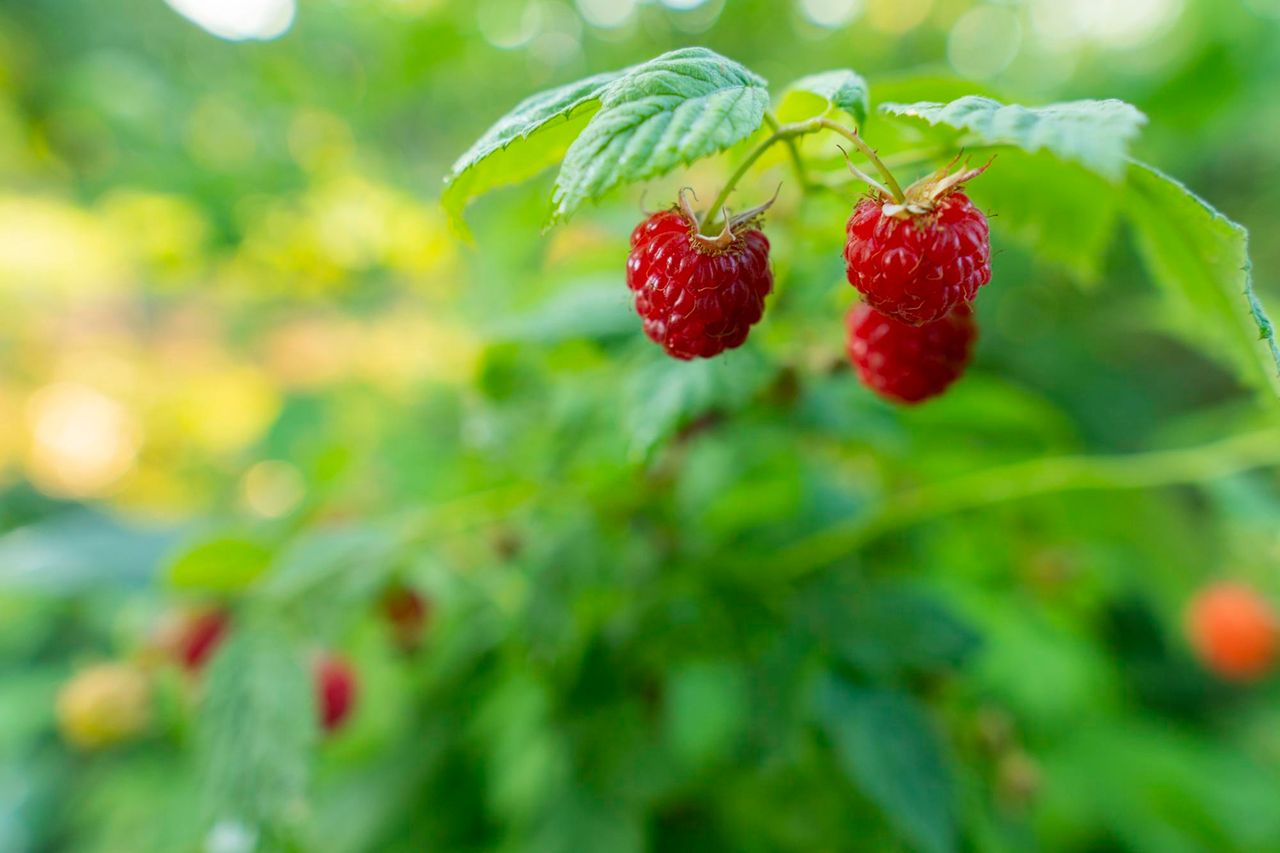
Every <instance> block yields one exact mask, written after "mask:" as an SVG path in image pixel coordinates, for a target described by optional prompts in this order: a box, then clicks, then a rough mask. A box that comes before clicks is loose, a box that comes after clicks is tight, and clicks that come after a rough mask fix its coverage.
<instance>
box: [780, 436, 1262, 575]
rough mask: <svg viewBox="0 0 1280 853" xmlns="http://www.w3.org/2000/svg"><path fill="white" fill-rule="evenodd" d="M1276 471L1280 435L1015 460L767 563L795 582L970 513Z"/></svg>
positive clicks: (833, 530) (851, 523)
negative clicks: (899, 536) (875, 545)
mask: <svg viewBox="0 0 1280 853" xmlns="http://www.w3.org/2000/svg"><path fill="white" fill-rule="evenodd" d="M1276 465H1280V430H1278V429H1266V430H1260V431H1258V432H1251V433H1245V434H1242V435H1236V436H1232V437H1231V438H1227V439H1223V440H1221V441H1216V442H1212V443H1210V444H1205V445H1201V446H1199V447H1192V448H1187V449H1184V450H1160V451H1152V452H1147V453H1135V454H1131V455H1128V456H1061V457H1057V458H1050V459H1034V460H1030V461H1027V462H1016V463H1012V464H1009V465H1001V466H997V467H995V468H989V469H987V470H985V471H978V472H976V473H973V474H969V475H965V476H961V477H955V478H952V479H949V480H944V481H942V482H939V483H933V484H930V485H926V486H921V487H919V488H915V489H911V490H909V491H905V492H902V493H900V494H898V495H895V496H892V497H890V498H888V499H887V500H886V501H885V502H884V503H883V504H882V505H881V506H880V507H879V508H878V509H877V510H875V511H873V512H871V513H869V514H867V515H863V516H858V517H856V518H851V519H849V520H847V521H844V522H839V523H837V524H835V525H833V526H831V527H829V528H827V529H825V530H822V531H819V532H818V533H815V534H813V535H810V536H807V537H805V538H802V539H800V540H799V541H797V542H795V543H794V544H792V545H791V546H789V547H787V548H785V549H783V550H782V551H781V552H780V553H775V554H773V555H772V556H771V557H769V558H768V559H767V560H766V561H765V562H766V563H767V564H768V565H769V567H771V568H773V569H774V570H779V569H780V570H781V571H782V572H783V573H785V574H787V575H788V576H790V577H792V578H798V577H802V576H804V575H807V574H810V573H811V572H814V571H817V570H818V569H821V568H823V567H824V566H827V565H830V564H831V563H833V562H836V561H837V560H839V559H841V558H843V557H847V556H849V555H850V554H851V553H853V552H854V551H856V550H857V549H858V548H860V547H862V546H863V545H865V544H866V543H868V542H870V541H873V540H875V539H877V538H879V537H881V536H884V535H885V534H887V533H891V532H893V531H895V530H901V529H902V528H905V527H910V526H912V525H914V524H917V523H920V522H923V521H928V520H929V519H932V518H937V517H940V516H945V515H949V514H951V513H954V512H959V511H962V510H967V509H976V508H980V507H984V506H990V505H992V504H999V503H1004V502H1007V501H1013V500H1019V499H1022V498H1028V497H1034V496H1036V495H1045V494H1053V493H1056V492H1066V491H1082V490H1090V489H1149V488H1155V487H1158V486H1169V485H1175V484H1179V483H1199V482H1206V481H1209V480H1214V479H1217V478H1219V477H1224V476H1228V475H1230V474H1237V473H1240V472H1242V471H1248V470H1251V469H1253V468H1262V467H1269V466H1276Z"/></svg>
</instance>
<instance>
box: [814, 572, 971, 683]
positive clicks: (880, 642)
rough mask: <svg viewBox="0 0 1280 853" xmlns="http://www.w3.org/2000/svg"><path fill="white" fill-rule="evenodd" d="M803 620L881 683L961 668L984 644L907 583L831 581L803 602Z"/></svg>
mask: <svg viewBox="0 0 1280 853" xmlns="http://www.w3.org/2000/svg"><path fill="white" fill-rule="evenodd" d="M798 616H799V617H800V619H801V622H802V624H803V625H804V627H805V629H806V630H807V631H809V632H811V633H813V634H814V635H815V636H816V637H817V638H818V640H819V641H820V642H821V643H822V645H823V646H824V647H826V648H829V649H830V650H831V651H832V652H833V653H834V654H835V655H837V656H838V657H839V658H840V659H841V660H843V661H844V662H845V663H847V664H849V665H851V666H853V667H856V668H857V669H858V670H860V671H862V672H865V673H867V674H869V675H872V676H875V677H878V678H892V677H896V676H898V675H903V674H910V673H919V672H926V673H931V672H937V671H939V670H945V669H955V668H957V667H960V666H962V665H963V664H964V663H965V662H966V661H967V660H969V658H970V657H972V655H973V653H974V652H975V651H977V649H978V647H979V646H980V645H981V637H980V636H979V635H978V633H977V632H976V631H975V629H974V628H973V626H972V625H970V624H969V622H968V621H966V620H964V619H962V618H960V616H958V615H957V614H956V613H955V612H954V611H953V610H952V609H951V608H950V607H949V606H947V605H946V603H944V602H943V601H941V600H940V599H939V598H938V597H937V596H934V595H931V594H929V593H928V592H925V591H923V590H917V589H914V588H912V587H910V586H906V585H902V584H887V583H877V584H868V583H865V582H859V581H856V580H853V579H850V578H845V577H841V578H833V579H830V580H826V581H823V582H820V583H817V584H815V585H814V587H813V588H812V589H810V590H809V591H808V592H807V593H806V594H805V596H804V597H803V598H802V599H801V600H800V602H799V612H798Z"/></svg>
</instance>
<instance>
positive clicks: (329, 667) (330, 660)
mask: <svg viewBox="0 0 1280 853" xmlns="http://www.w3.org/2000/svg"><path fill="white" fill-rule="evenodd" d="M315 685H316V705H317V706H318V708H319V711H320V726H321V727H322V728H323V729H324V730H325V731H326V732H334V731H337V730H338V729H339V728H341V727H342V725H343V724H344V723H345V722H346V721H347V718H348V717H350V716H351V711H352V709H353V708H354V707H355V703H356V694H357V682H356V671H355V668H354V667H352V666H351V664H350V663H348V662H347V660H346V659H345V658H342V657H339V656H338V655H334V654H327V655H324V656H322V657H321V658H320V659H319V660H317V661H316V664H315Z"/></svg>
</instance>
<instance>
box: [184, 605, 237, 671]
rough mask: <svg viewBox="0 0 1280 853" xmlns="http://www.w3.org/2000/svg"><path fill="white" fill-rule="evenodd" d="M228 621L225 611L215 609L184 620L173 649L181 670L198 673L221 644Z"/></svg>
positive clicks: (197, 613)
mask: <svg viewBox="0 0 1280 853" xmlns="http://www.w3.org/2000/svg"><path fill="white" fill-rule="evenodd" d="M230 621H231V617H230V615H229V614H228V613H227V611H225V610H221V609H216V608H215V609H212V610H204V611H199V612H196V613H193V614H191V615H190V616H188V617H187V618H186V622H185V624H184V625H183V626H182V630H181V634H180V635H179V637H178V641H177V648H176V649H175V651H176V653H177V656H178V661H179V662H180V663H181V664H182V667H183V669H185V670H187V671H188V672H198V671H199V670H200V669H202V668H203V667H204V665H205V663H206V662H208V660H209V658H210V657H212V656H213V652H214V650H215V649H217V648H218V644H219V643H221V642H222V638H223V636H225V634H226V631H227V626H228V624H229V622H230Z"/></svg>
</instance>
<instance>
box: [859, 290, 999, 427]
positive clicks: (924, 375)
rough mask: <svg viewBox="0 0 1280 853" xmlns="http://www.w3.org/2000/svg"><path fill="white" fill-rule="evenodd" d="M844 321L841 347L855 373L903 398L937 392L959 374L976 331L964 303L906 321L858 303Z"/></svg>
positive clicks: (874, 387)
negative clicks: (921, 320)
mask: <svg viewBox="0 0 1280 853" xmlns="http://www.w3.org/2000/svg"><path fill="white" fill-rule="evenodd" d="M845 322H846V324H847V326H848V332H849V338H848V342H847V344H846V349H847V351H848V353H849V360H850V361H852V362H853V365H854V367H856V368H857V370H858V378H859V379H861V380H862V383H863V384H864V385H866V386H867V387H869V388H870V389H871V390H873V391H875V392H876V393H877V394H879V395H880V396H882V397H887V398H889V399H893V400H897V401H899V402H902V403H919V402H920V401H921V400H925V399H928V398H929V397H933V396H935V395H937V394H941V393H942V392H943V391H945V390H946V388H947V386H948V385H950V384H951V383H952V382H954V381H956V380H957V379H959V378H960V374H962V373H964V369H965V367H966V366H967V365H968V363H969V357H970V355H971V353H972V351H973V341H974V339H975V338H976V337H977V336H978V327H977V324H975V323H974V321H973V311H972V310H971V309H970V308H969V306H968V305H967V304H961V305H958V306H957V307H955V308H954V309H952V311H951V313H950V314H948V315H947V316H945V317H943V318H942V319H941V320H937V321H935V322H932V323H926V324H924V325H922V326H911V325H908V324H906V323H903V322H901V321H899V320H895V319H894V318H892V317H888V316H886V315H884V314H881V313H880V312H879V311H877V310H875V309H874V308H872V307H871V306H870V305H867V304H865V303H860V304H858V305H856V306H854V308H853V310H851V311H850V312H849V316H848V318H847V319H846V321H845Z"/></svg>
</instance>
